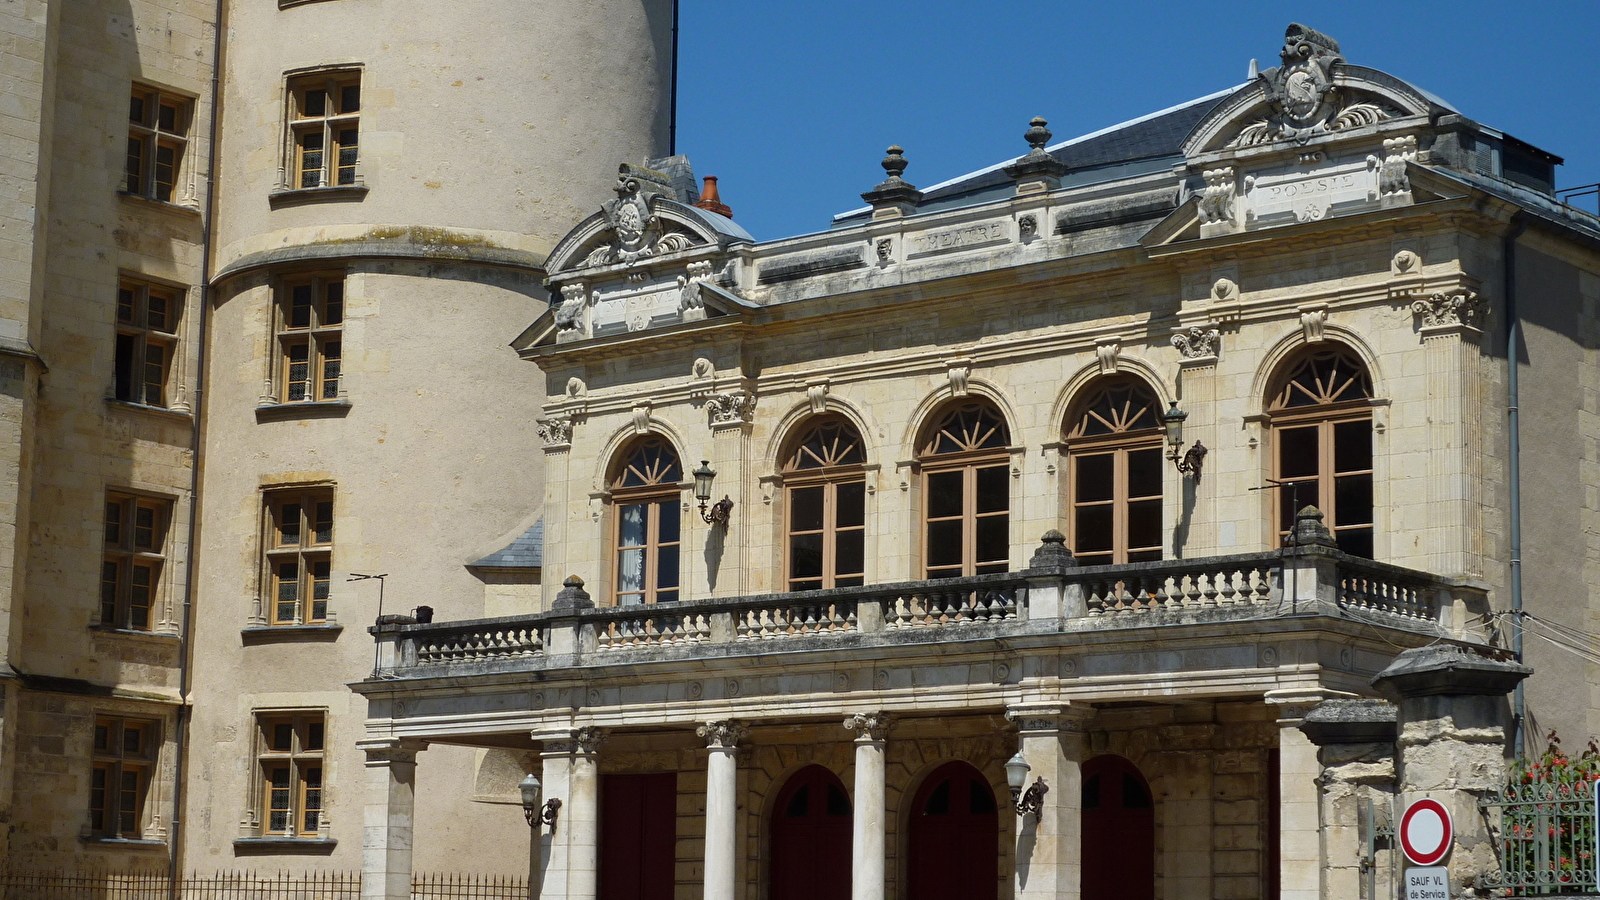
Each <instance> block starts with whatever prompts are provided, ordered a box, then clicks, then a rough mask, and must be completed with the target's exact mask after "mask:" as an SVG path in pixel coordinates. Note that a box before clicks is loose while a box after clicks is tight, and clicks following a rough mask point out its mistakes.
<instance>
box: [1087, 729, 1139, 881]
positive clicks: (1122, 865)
mask: <svg viewBox="0 0 1600 900" xmlns="http://www.w3.org/2000/svg"><path fill="white" fill-rule="evenodd" d="M1155 895H1156V809H1155V803H1154V802H1153V801H1152V800H1151V797H1150V784H1149V782H1146V781H1145V780H1144V776H1143V775H1141V774H1140V773H1139V769H1138V767H1137V766H1135V765H1134V764H1133V763H1131V762H1129V761H1127V760H1126V759H1123V758H1122V757H1120V756H1096V757H1095V758H1094V759H1091V760H1089V761H1088V762H1086V763H1084V764H1083V900H1155Z"/></svg>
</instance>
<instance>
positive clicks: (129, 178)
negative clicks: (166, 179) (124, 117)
mask: <svg viewBox="0 0 1600 900" xmlns="http://www.w3.org/2000/svg"><path fill="white" fill-rule="evenodd" d="M123 173H124V174H123V182H122V189H123V190H125V191H127V192H128V193H130V194H142V193H144V140H143V139H141V138H128V158H127V162H126V163H124V169H123Z"/></svg>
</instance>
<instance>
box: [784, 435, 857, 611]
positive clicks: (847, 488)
mask: <svg viewBox="0 0 1600 900" xmlns="http://www.w3.org/2000/svg"><path fill="white" fill-rule="evenodd" d="M865 461H866V456H865V454H864V453H863V451H862V447H861V434H860V433H859V432H858V431H856V429H855V427H854V426H852V425H851V424H850V423H849V422H847V421H845V420H844V419H838V418H827V419H823V420H821V421H820V422H817V423H816V424H813V425H811V426H810V427H809V428H807V429H805V430H803V431H802V432H801V434H800V437H799V439H798V441H796V443H795V445H794V449H793V450H792V451H790V453H789V454H788V455H787V458H786V459H785V460H784V463H783V472H784V498H785V502H784V510H785V517H786V521H787V525H786V530H787V532H788V563H787V565H788V579H789V590H791V591H808V590H815V589H818V588H832V587H855V586H858V585H860V584H862V583H863V579H864V577H865V568H866V499H867V490H866V488H867V482H866V474H865V472H864V471H863V469H862V464H863V463H864V462H865Z"/></svg>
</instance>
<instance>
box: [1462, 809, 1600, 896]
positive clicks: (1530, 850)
mask: <svg viewBox="0 0 1600 900" xmlns="http://www.w3.org/2000/svg"><path fill="white" fill-rule="evenodd" d="M1479 806H1480V807H1482V809H1483V811H1484V815H1485V817H1486V818H1487V819H1488V820H1489V826H1490V829H1491V831H1493V833H1494V836H1495V852H1496V853H1497V854H1498V855H1499V857H1500V871H1499V872H1498V873H1490V874H1489V875H1487V876H1485V879H1484V884H1483V886H1485V887H1490V888H1504V889H1506V890H1508V891H1509V892H1510V894H1511V896H1513V897H1524V896H1532V895H1540V894H1581V893H1591V892H1593V891H1594V890H1595V889H1596V886H1597V885H1596V881H1597V879H1596V874H1597V872H1596V860H1595V857H1594V851H1595V802H1594V786H1593V785H1592V784H1590V783H1589V782H1587V781H1582V782H1578V783H1576V784H1557V783H1544V782H1536V783H1531V784H1511V785H1507V786H1506V787H1505V788H1503V789H1502V790H1500V791H1498V792H1496V793H1494V794H1491V795H1489V796H1488V797H1487V798H1485V799H1484V800H1482V801H1480V803H1479Z"/></svg>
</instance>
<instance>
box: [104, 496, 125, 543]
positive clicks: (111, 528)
mask: <svg viewBox="0 0 1600 900" xmlns="http://www.w3.org/2000/svg"><path fill="white" fill-rule="evenodd" d="M121 544H122V504H121V503H107V504H106V545H107V546H111V547H117V546H121Z"/></svg>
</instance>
